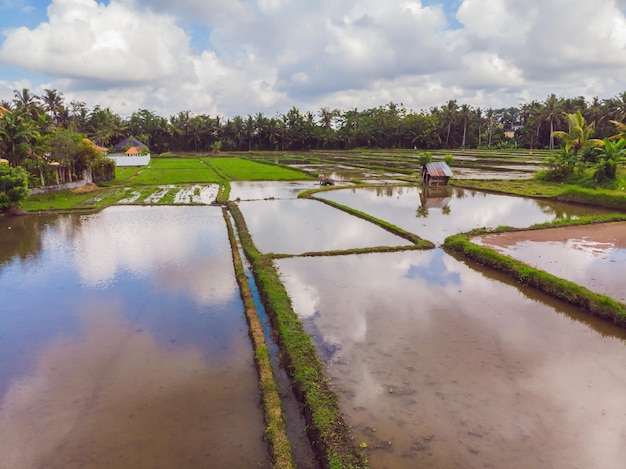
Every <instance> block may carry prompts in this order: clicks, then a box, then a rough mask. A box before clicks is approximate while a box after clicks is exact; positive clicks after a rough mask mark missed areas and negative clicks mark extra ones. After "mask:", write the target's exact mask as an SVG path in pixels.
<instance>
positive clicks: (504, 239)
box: [472, 223, 626, 302]
mask: <svg viewBox="0 0 626 469" xmlns="http://www.w3.org/2000/svg"><path fill="white" fill-rule="evenodd" d="M472 242H475V243H477V244H482V245H487V246H489V247H491V248H493V249H495V250H497V251H499V252H501V253H503V254H506V255H508V256H511V257H514V258H515V259H519V260H521V261H522V262H524V263H526V264H529V265H532V266H534V267H537V268H539V269H542V270H545V271H546V272H549V273H551V274H553V275H556V276H557V277H560V278H564V279H567V280H570V281H572V282H574V283H577V284H579V285H583V286H585V287H587V288H588V289H589V290H591V291H594V292H596V293H602V294H604V295H607V296H610V297H612V298H613V299H615V300H617V301H621V302H624V301H625V300H626V289H625V287H626V283H625V282H624V279H625V278H626V223H602V224H595V225H589V226H579V227H563V228H550V229H545V230H538V231H532V232H515V233H501V234H493V235H488V236H484V237H477V238H474V239H472Z"/></svg>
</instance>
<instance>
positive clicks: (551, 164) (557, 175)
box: [540, 147, 579, 181]
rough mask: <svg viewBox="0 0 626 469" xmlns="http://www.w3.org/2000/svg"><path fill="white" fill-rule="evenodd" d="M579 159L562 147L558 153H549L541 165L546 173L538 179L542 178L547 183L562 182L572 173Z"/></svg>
mask: <svg viewBox="0 0 626 469" xmlns="http://www.w3.org/2000/svg"><path fill="white" fill-rule="evenodd" d="M578 161H579V159H578V157H577V156H576V154H575V153H573V152H572V151H570V149H569V148H567V147H562V148H561V151H560V152H558V153H554V152H553V153H550V156H548V157H547V158H546V160H545V162H544V163H543V166H544V167H545V168H546V172H545V173H544V174H543V175H540V177H544V178H545V179H546V180H548V181H563V180H564V179H565V178H567V177H568V176H569V175H571V174H573V173H574V169H575V168H576V165H577V163H578Z"/></svg>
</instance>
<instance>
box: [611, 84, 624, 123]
mask: <svg viewBox="0 0 626 469" xmlns="http://www.w3.org/2000/svg"><path fill="white" fill-rule="evenodd" d="M609 106H610V110H609V113H610V116H611V117H612V118H613V120H616V121H619V122H624V121H626V91H624V92H623V93H620V94H618V95H617V96H616V97H615V98H613V99H610V100H609Z"/></svg>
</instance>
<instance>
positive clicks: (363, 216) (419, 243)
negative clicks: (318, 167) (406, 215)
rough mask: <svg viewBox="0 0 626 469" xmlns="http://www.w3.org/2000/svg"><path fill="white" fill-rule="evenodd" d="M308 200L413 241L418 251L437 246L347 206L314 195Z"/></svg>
mask: <svg viewBox="0 0 626 469" xmlns="http://www.w3.org/2000/svg"><path fill="white" fill-rule="evenodd" d="M307 198H310V199H313V200H317V201H319V202H323V203H325V204H327V205H329V206H331V207H333V208H336V209H338V210H342V211H344V212H346V213H348V214H350V215H353V216H355V217H358V218H361V219H363V220H366V221H369V222H371V223H374V224H375V225H378V226H380V227H381V228H382V229H384V230H387V231H389V232H390V233H393V234H395V235H398V236H400V237H402V238H404V239H406V240H408V241H411V242H412V243H413V244H415V246H416V247H417V249H433V248H434V247H435V244H434V243H433V242H431V241H429V240H427V239H423V238H420V237H419V236H417V235H416V234H413V233H410V232H408V231H406V230H403V229H402V228H400V227H398V226H395V225H392V224H391V223H387V222H386V221H384V220H381V219H379V218H376V217H373V216H371V215H368V214H367V213H364V212H361V211H359V210H355V209H353V208H350V207H347V206H346V205H343V204H340V203H337V202H334V201H332V200H326V199H320V198H317V197H314V196H312V195H309V196H308V197H307Z"/></svg>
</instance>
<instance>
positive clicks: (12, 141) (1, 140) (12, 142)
mask: <svg viewBox="0 0 626 469" xmlns="http://www.w3.org/2000/svg"><path fill="white" fill-rule="evenodd" d="M40 137H41V135H40V133H39V131H38V130H37V126H36V125H35V123H34V121H33V120H32V119H31V118H30V116H29V115H28V114H27V113H26V111H25V110H16V111H14V112H13V113H11V114H9V113H7V114H5V115H4V116H3V117H2V119H0V149H2V150H3V153H4V155H5V156H6V158H7V159H8V160H9V163H10V164H11V165H12V166H19V165H21V164H22V163H23V162H24V160H25V159H26V157H27V156H28V154H29V153H30V152H31V149H32V147H33V145H35V144H36V143H37V141H38V139H39V138H40Z"/></svg>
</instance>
